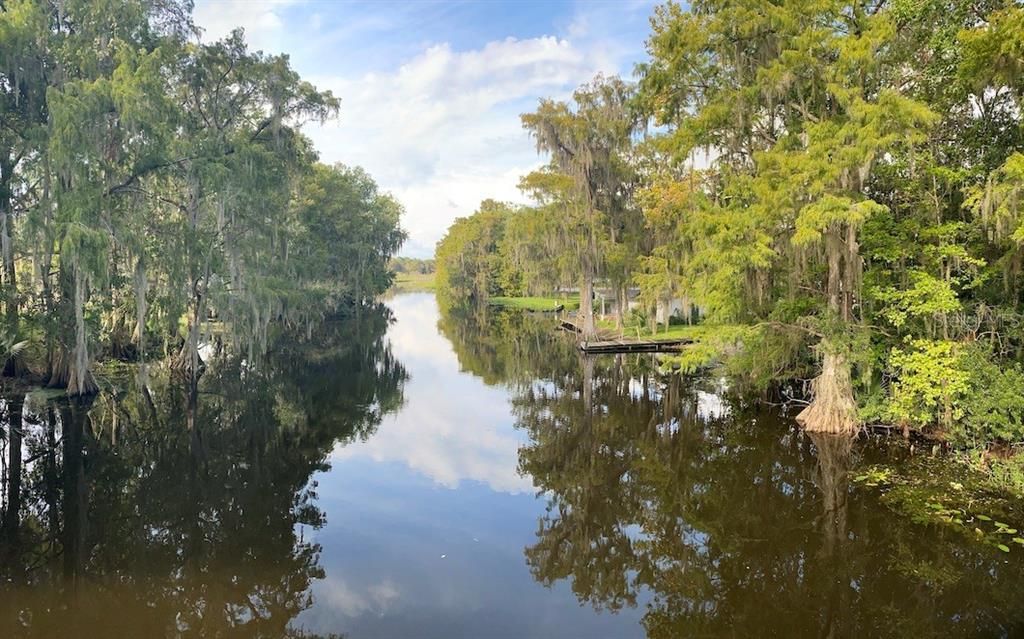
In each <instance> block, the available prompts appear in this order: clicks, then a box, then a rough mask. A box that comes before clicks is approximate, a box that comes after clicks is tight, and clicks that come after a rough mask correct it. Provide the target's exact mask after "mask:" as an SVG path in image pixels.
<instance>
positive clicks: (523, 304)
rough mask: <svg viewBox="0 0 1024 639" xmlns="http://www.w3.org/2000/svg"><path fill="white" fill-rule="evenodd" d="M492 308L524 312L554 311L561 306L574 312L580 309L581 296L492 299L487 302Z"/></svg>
mask: <svg viewBox="0 0 1024 639" xmlns="http://www.w3.org/2000/svg"><path fill="white" fill-rule="evenodd" d="M487 302H488V303H489V304H491V305H492V306H501V307H503V308H515V309H520V310H524V311H553V310H555V309H556V308H558V306H559V305H564V306H565V309H566V310H569V311H572V310H575V309H577V308H579V307H580V298H579V296H569V297H492V298H490V299H488V300H487Z"/></svg>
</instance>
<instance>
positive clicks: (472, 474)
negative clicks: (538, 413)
mask: <svg viewBox="0 0 1024 639" xmlns="http://www.w3.org/2000/svg"><path fill="white" fill-rule="evenodd" d="M390 305H391V306H392V308H393V309H394V311H395V316H396V317H397V319H398V321H397V322H396V323H395V324H393V325H392V326H391V327H390V328H389V329H388V338H389V339H390V341H391V344H392V347H393V348H394V353H395V356H396V357H397V358H398V360H399V361H401V362H402V363H403V364H404V365H405V366H406V367H407V368H408V370H409V372H410V374H411V375H412V382H411V383H409V384H408V385H407V386H406V395H405V405H404V406H403V407H402V410H400V411H398V412H396V413H393V414H391V415H388V416H387V417H386V418H385V419H384V422H383V423H382V424H381V425H380V427H379V428H378V429H377V432H376V433H374V435H373V437H371V438H370V439H368V440H367V441H365V442H353V443H349V444H347V445H339V446H338V447H336V448H335V450H334V451H333V453H332V454H331V461H332V463H342V462H343V461H344V460H346V459H352V458H368V459H371V460H373V461H375V462H397V463H400V464H403V465H404V466H406V467H407V468H409V469H411V470H414V471H416V472H417V473H420V474H422V475H424V476H426V477H429V478H430V479H431V480H432V481H433V482H435V483H437V484H439V485H441V486H445V487H447V488H457V487H458V486H459V485H460V484H461V483H462V482H464V481H476V482H480V483H482V484H486V485H487V486H488V487H490V488H491V489H492V490H494V491H498V492H506V493H528V492H531V491H532V490H533V483H532V481H531V480H530V478H528V477H524V476H523V475H520V474H519V472H518V470H517V467H518V462H519V447H520V446H522V445H523V443H524V435H523V434H522V433H521V432H519V431H517V430H515V429H514V428H513V427H512V422H513V419H512V416H511V408H510V406H509V403H508V401H509V400H508V392H507V391H506V390H504V389H502V388H496V387H488V386H485V385H484V383H483V381H482V380H480V379H478V378H476V377H473V376H472V375H468V374H460V373H459V372H458V371H459V362H458V358H457V357H456V355H455V352H454V351H453V349H452V345H451V342H449V341H448V340H447V339H446V338H445V337H443V336H442V335H441V334H439V333H438V332H437V331H435V330H432V329H431V330H425V328H424V327H432V326H434V325H435V324H436V323H437V317H438V316H437V302H436V301H435V300H434V298H433V296H431V295H424V296H412V297H408V296H407V297H400V298H396V299H393V300H391V302H390ZM441 396H447V397H458V398H459V399H458V401H438V399H437V398H438V397H441Z"/></svg>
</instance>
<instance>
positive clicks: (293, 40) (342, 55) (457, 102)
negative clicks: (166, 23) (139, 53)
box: [195, 0, 655, 257]
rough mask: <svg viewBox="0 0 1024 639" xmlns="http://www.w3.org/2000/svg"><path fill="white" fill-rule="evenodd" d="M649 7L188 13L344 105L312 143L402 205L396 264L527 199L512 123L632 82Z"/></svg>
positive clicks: (638, 2) (321, 0)
mask: <svg viewBox="0 0 1024 639" xmlns="http://www.w3.org/2000/svg"><path fill="white" fill-rule="evenodd" d="M654 5H655V2H654V1H653V0H635V1H634V0H621V1H618V2H534V1H521V2H497V1H492V2H487V1H476V2H471V1H461V2H428V1H420V2H343V1H328V0H197V2H196V12H195V15H196V20H197V22H198V23H199V25H200V26H202V27H203V28H204V29H206V37H207V38H208V39H213V38H217V37H220V36H222V35H224V34H226V33H227V32H229V31H230V30H231V29H232V28H234V27H239V26H240V27H243V28H244V29H245V30H246V34H247V37H248V40H249V41H250V43H251V44H252V46H253V47H254V48H258V49H262V50H264V51H267V52H271V53H279V52H284V53H287V54H289V55H290V56H291V59H292V64H293V66H294V67H295V68H296V70H298V72H299V73H300V74H302V76H303V77H305V78H307V79H309V80H310V81H312V82H314V83H315V84H316V85H317V86H318V87H320V88H323V89H330V90H332V91H333V92H334V93H335V95H337V96H338V97H340V98H341V101H342V102H341V112H340V114H339V116H338V118H337V119H336V120H335V121H333V122H329V123H327V124H326V125H323V126H308V127H307V129H306V132H307V134H309V135H310V137H312V138H313V140H314V142H315V143H316V146H317V149H318V150H319V152H320V156H321V159H322V160H324V161H325V162H343V163H345V164H350V165H359V166H362V167H364V168H365V169H367V170H368V171H369V172H370V173H371V174H372V175H373V176H374V177H375V178H376V179H377V181H378V183H379V184H380V185H381V186H382V187H383V188H384V189H386V190H388V191H390V192H392V193H393V194H394V195H395V196H396V197H397V198H398V199H399V200H400V201H401V202H402V204H403V205H404V206H405V208H406V216H405V218H404V220H403V226H405V228H406V229H407V230H408V231H409V233H410V238H409V241H408V242H407V243H406V246H405V248H404V249H403V251H402V254H404V255H410V256H415V257H426V256H429V255H431V254H432V253H433V249H434V244H435V243H436V242H437V240H438V239H440V237H441V236H442V235H443V234H444V231H445V229H446V228H447V227H448V225H449V224H451V222H452V220H454V219H455V218H456V217H460V216H465V215H469V214H470V213H472V212H473V211H474V210H475V209H476V207H477V205H478V204H479V203H480V201H481V200H482V199H484V198H487V197H492V198H495V199H500V200H508V201H524V198H523V196H522V195H521V194H520V193H519V192H518V190H517V189H516V183H517V182H518V178H519V176H520V175H522V174H524V173H526V172H528V171H530V170H532V169H533V168H535V167H536V166H538V165H539V164H540V163H541V162H542V159H541V158H539V157H538V156H537V154H536V151H535V149H534V146H533V144H532V142H531V141H530V139H529V138H528V137H527V135H526V134H525V132H524V131H523V130H522V128H521V126H520V124H519V114H520V113H522V112H524V111H529V110H531V109H532V108H533V107H534V106H535V105H536V103H537V100H538V99H539V98H541V97H545V96H550V97H557V98H565V97H567V96H568V95H569V94H570V93H571V92H572V90H573V88H575V87H576V86H578V85H579V84H581V83H583V82H586V81H588V80H590V79H591V78H592V77H593V76H594V75H595V74H597V73H599V72H600V73H605V74H612V73H618V74H622V75H625V76H630V75H631V74H632V70H633V67H634V65H635V64H636V63H637V62H639V61H640V60H642V59H643V57H644V48H643V44H644V40H645V38H646V36H647V33H648V28H649V22H648V18H649V16H650V14H651V12H652V11H653V7H654Z"/></svg>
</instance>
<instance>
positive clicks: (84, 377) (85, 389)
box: [68, 264, 99, 395]
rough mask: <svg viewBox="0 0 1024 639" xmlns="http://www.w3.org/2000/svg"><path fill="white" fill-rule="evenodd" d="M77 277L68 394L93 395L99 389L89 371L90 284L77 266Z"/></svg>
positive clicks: (75, 266) (75, 274)
mask: <svg viewBox="0 0 1024 639" xmlns="http://www.w3.org/2000/svg"><path fill="white" fill-rule="evenodd" d="M73 268H74V277H75V291H74V303H75V304H74V305H75V350H74V353H73V354H72V357H71V360H70V362H68V365H69V369H68V394H69V395H92V394H93V393H95V392H96V391H97V390H99V387H98V386H97V385H96V380H95V379H93V376H92V371H91V370H89V344H88V339H87V337H88V336H87V334H86V330H85V296H86V288H87V287H88V285H89V283H88V281H86V277H85V274H84V273H82V269H81V267H79V266H78V265H77V264H75V265H74V266H73Z"/></svg>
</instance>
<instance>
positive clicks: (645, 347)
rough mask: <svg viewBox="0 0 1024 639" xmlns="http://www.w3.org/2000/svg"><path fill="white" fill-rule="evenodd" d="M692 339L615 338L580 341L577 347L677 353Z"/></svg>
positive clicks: (601, 351)
mask: <svg viewBox="0 0 1024 639" xmlns="http://www.w3.org/2000/svg"><path fill="white" fill-rule="evenodd" d="M692 343H693V340H692V339H671V340H669V339H666V340H638V339H615V340H604V341H599V342H580V343H579V348H580V350H581V351H583V352H584V353H594V354H597V353H678V352H679V351H681V350H683V347H684V346H686V345H687V344H692Z"/></svg>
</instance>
